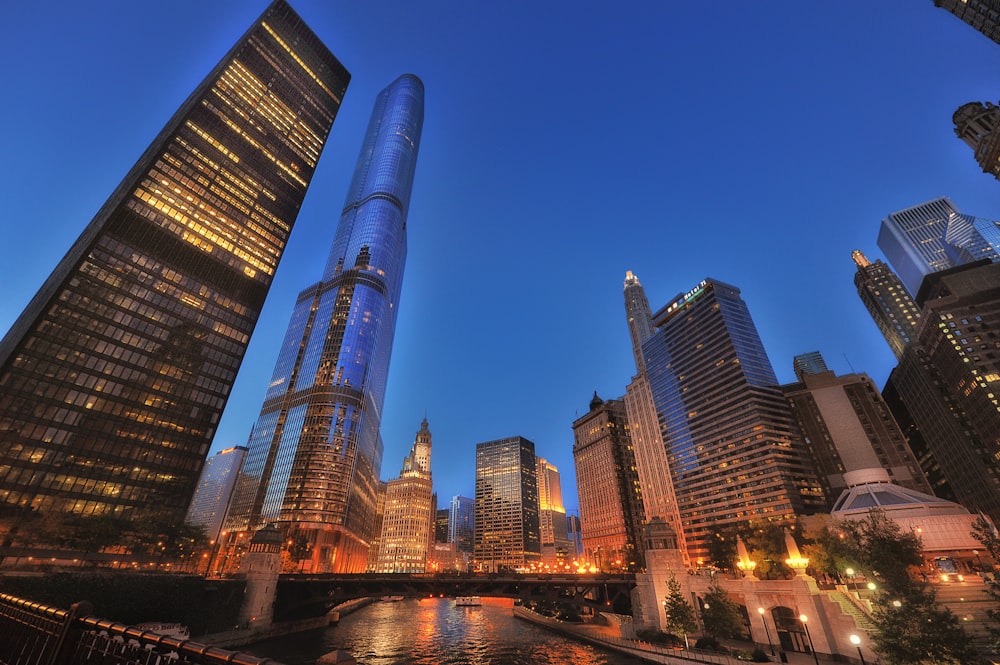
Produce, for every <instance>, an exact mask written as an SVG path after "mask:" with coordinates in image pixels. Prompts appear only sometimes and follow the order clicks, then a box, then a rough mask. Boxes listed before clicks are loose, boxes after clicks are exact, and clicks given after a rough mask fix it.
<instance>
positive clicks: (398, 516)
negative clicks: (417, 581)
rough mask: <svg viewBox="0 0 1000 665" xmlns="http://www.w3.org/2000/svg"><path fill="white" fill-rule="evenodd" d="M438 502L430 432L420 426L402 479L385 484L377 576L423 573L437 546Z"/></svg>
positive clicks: (405, 462)
mask: <svg viewBox="0 0 1000 665" xmlns="http://www.w3.org/2000/svg"><path fill="white" fill-rule="evenodd" d="M437 513H438V511H437V501H436V499H435V497H434V490H433V487H432V483H431V432H430V429H429V428H428V426H427V419H426V418H424V421H423V422H422V423H420V430H419V431H417V436H416V439H415V440H414V442H413V448H411V449H410V454H409V456H407V458H406V459H405V460H403V469H402V471H400V473H399V478H394V479H392V480H390V481H389V482H388V483H386V490H385V510H384V512H383V514H382V535H381V537H380V538H379V552H378V562H377V563H376V564H375V566H374V572H376V573H422V572H424V571H425V570H426V565H427V553H428V550H429V549H430V548H431V547H432V544H433V542H434V530H435V522H436V519H435V518H436V516H437Z"/></svg>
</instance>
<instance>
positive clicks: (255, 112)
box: [0, 0, 350, 536]
mask: <svg viewBox="0 0 1000 665" xmlns="http://www.w3.org/2000/svg"><path fill="white" fill-rule="evenodd" d="M165 56H167V57H169V53H168V52H165ZM349 78H350V75H349V74H348V72H347V71H346V70H345V69H344V67H343V66H342V65H341V64H340V63H339V62H338V61H337V60H336V58H334V56H333V55H332V54H331V53H330V51H329V50H328V49H327V48H326V47H325V46H324V45H323V44H322V43H321V42H320V40H319V39H318V38H317V37H316V35H315V34H313V32H312V31H311V30H310V29H309V28H308V26H306V25H305V23H304V22H303V21H302V19H301V18H299V16H298V15H297V14H295V12H294V11H293V10H292V9H291V8H290V7H289V6H288V4H287V3H286V2H284V0H277V1H276V2H274V3H273V4H271V5H270V7H268V9H267V10H266V11H265V12H264V13H263V15H262V16H261V17H260V18H259V19H258V20H257V21H256V23H254V25H253V26H251V27H250V29H249V30H248V31H247V32H246V33H245V34H244V35H243V37H242V38H241V39H240V40H239V41H238V42H237V44H236V45H235V46H234V47H233V48H232V49H231V50H230V51H229V52H228V53H227V54H226V55H225V57H223V59H222V60H221V62H219V64H218V65H216V67H215V68H214V69H213V70H212V71H211V73H209V75H208V77H207V78H206V79H205V80H204V81H203V82H202V83H201V84H200V85H199V86H198V87H197V89H196V90H195V91H194V92H193V93H192V94H191V96H190V97H188V98H187V100H185V101H184V103H183V104H182V105H181V107H180V109H179V110H178V111H177V112H176V113H175V114H174V116H173V117H172V118H171V119H170V121H169V122H168V123H167V125H166V127H164V129H163V130H162V131H161V132H160V133H159V135H157V137H156V138H155V139H154V141H153V143H152V144H151V145H150V146H149V147H148V148H147V149H146V151H145V152H144V153H143V154H142V156H141V157H140V158H139V161H138V162H137V163H136V164H135V166H133V167H132V169H131V170H130V171H129V173H128V174H127V175H126V177H125V179H124V180H123V181H122V182H121V184H120V185H119V186H118V188H117V189H116V190H115V191H114V192H113V193H112V195H111V197H110V198H109V199H108V201H107V202H106V203H105V204H104V205H103V206H102V207H101V209H100V210H99V211H98V212H97V214H96V216H95V217H94V218H93V220H92V221H91V222H90V224H89V225H88V226H87V227H86V228H85V229H84V231H83V234H82V235H81V236H80V237H79V238H78V239H77V241H76V242H75V243H74V244H73V246H72V247H71V248H70V250H69V252H68V253H67V254H66V256H65V257H64V258H63V259H62V260H61V261H60V263H59V264H58V265H57V266H56V268H55V270H54V271H53V272H52V274H51V276H50V277H49V279H48V280H47V281H46V282H45V283H44V284H43V285H42V287H41V289H40V290H39V291H38V293H37V294H36V295H35V297H34V298H33V299H32V301H31V302H30V303H29V305H28V306H27V308H26V309H25V311H24V312H23V313H22V314H21V316H20V317H19V318H18V320H17V321H16V322H15V324H14V325H13V327H12V328H11V330H10V331H9V332H8V334H7V335H6V337H5V338H4V339H3V341H2V342H0V502H2V505H3V506H4V512H5V513H6V514H8V515H10V514H13V515H15V516H16V515H17V514H18V511H21V512H20V514H27V513H29V512H30V513H32V514H37V513H50V512H56V513H63V514H73V515H76V516H79V517H83V518H85V517H87V516H105V517H117V518H121V519H122V520H123V521H124V522H126V523H131V524H141V525H144V526H145V525H149V524H154V523H158V524H180V523H181V521H182V520H183V519H184V514H185V510H186V509H187V506H188V502H189V501H190V499H191V496H192V493H193V492H194V489H195V483H196V482H197V480H198V474H199V471H200V470H201V468H202V465H203V463H204V461H205V456H206V454H207V452H208V449H209V446H210V444H211V441H212V436H213V434H214V433H215V428H216V425H217V424H218V422H219V418H220V416H221V414H222V410H223V407H224V406H225V403H226V400H227V398H228V396H229V391H230V388H231V387H232V384H233V380H234V379H235V377H236V372H237V370H238V369H239V366H240V363H241V361H242V359H243V354H244V352H245V350H246V347H247V343H248V341H249V339H250V334H251V333H252V332H253V329H254V325H255V323H256V321H257V317H258V315H259V313H260V310H261V306H262V305H263V303H264V297H265V295H266V294H267V291H268V288H269V287H270V284H271V280H272V278H273V276H274V272H275V269H276V268H277V265H278V261H279V259H280V258H281V255H282V251H283V250H284V247H285V243H286V241H287V239H288V235H289V232H290V231H291V229H292V225H293V224H294V222H295V219H296V217H297V215H298V212H299V208H300V206H301V204H302V200H303V198H304V196H305V194H306V189H307V187H308V186H309V183H310V180H311V179H312V176H313V172H314V169H315V168H316V163H317V161H318V160H319V157H320V153H321V152H322V150H323V146H324V144H325V142H326V138H327V135H328V134H329V132H330V129H331V126H332V124H333V121H334V117H335V116H336V114H337V111H338V109H339V107H340V102H341V99H342V97H343V95H344V92H345V90H346V88H347V83H348V81H349ZM110 139H111V137H95V140H96V141H97V142H98V143H99V142H100V141H107V140H110ZM65 535H67V536H72V533H70V532H65Z"/></svg>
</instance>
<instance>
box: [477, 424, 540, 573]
mask: <svg viewBox="0 0 1000 665" xmlns="http://www.w3.org/2000/svg"><path fill="white" fill-rule="evenodd" d="M473 529H474V536H473V537H474V546H473V555H474V557H475V559H474V563H475V565H476V566H477V567H478V568H479V569H480V570H483V571H489V572H498V571H504V570H513V569H515V568H519V567H522V566H526V565H530V564H532V563H537V562H538V561H539V559H540V558H541V544H540V543H541V540H540V534H539V526H538V474H537V463H536V462H535V444H534V443H532V442H531V441H528V440H527V439H525V438H524V437H522V436H513V437H509V438H506V439H496V440H495V441H484V442H483V443H479V444H476V504H475V522H474V526H473Z"/></svg>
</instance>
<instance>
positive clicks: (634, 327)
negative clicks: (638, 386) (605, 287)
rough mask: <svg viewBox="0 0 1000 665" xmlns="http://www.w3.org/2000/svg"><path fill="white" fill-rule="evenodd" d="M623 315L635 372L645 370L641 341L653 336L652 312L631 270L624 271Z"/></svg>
mask: <svg viewBox="0 0 1000 665" xmlns="http://www.w3.org/2000/svg"><path fill="white" fill-rule="evenodd" d="M625 316H626V319H627V320H628V331H629V335H631V337H632V355H633V356H635V369H636V372H639V373H642V372H644V371H645V370H646V360H645V358H644V357H643V355H642V343H643V342H645V341H646V340H647V339H649V338H650V337H652V336H653V334H654V333H655V332H656V328H655V327H654V326H653V312H652V310H651V309H650V308H649V300H647V299H646V291H645V290H644V289H643V288H642V284H640V283H639V278H638V277H636V276H635V275H634V274H633V273H632V271H631V270H629V271H627V272H626V273H625Z"/></svg>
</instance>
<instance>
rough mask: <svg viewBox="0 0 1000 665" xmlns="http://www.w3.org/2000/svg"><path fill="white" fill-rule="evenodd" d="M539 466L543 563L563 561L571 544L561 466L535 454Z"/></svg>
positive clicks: (539, 522)
mask: <svg viewBox="0 0 1000 665" xmlns="http://www.w3.org/2000/svg"><path fill="white" fill-rule="evenodd" d="M535 460H536V462H537V467H536V468H537V469H538V533H539V537H540V539H541V548H542V549H541V552H542V563H543V564H548V565H550V566H552V565H555V564H558V563H563V562H565V560H566V556H567V555H568V554H569V553H570V549H571V544H570V542H569V536H568V535H567V534H566V507H565V506H564V505H563V496H562V480H561V479H560V477H559V469H558V468H556V467H555V465H553V464H551V463H549V461H548V460H546V459H545V458H542V457H537V456H536V457H535Z"/></svg>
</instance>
